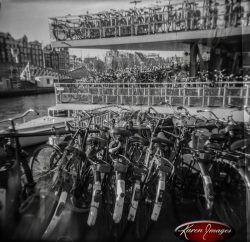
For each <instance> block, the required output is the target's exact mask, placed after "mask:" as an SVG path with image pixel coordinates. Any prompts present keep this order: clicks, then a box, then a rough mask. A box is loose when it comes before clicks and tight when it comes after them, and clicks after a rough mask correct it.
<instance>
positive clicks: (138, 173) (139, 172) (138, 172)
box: [128, 168, 145, 222]
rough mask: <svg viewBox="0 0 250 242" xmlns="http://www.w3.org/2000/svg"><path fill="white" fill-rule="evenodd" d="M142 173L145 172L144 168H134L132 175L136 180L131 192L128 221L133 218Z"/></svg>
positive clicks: (138, 197)
mask: <svg viewBox="0 0 250 242" xmlns="http://www.w3.org/2000/svg"><path fill="white" fill-rule="evenodd" d="M144 173H145V171H144V169H142V168H134V175H135V178H136V180H135V184H134V188H133V194H132V198H131V203H130V208H129V213H128V221H132V222H133V221H134V220H135V217H136V212H137V208H138V203H139V200H140V197H141V179H142V176H143V174H144Z"/></svg>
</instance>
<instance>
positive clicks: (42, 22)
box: [0, 0, 178, 58]
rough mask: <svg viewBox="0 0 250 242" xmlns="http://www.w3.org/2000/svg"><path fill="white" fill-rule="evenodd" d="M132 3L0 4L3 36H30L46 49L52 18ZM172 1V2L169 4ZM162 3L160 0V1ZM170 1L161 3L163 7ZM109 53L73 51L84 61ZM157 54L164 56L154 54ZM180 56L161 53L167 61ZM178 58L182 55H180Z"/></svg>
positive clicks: (15, 0)
mask: <svg viewBox="0 0 250 242" xmlns="http://www.w3.org/2000/svg"><path fill="white" fill-rule="evenodd" d="M130 1H131V0H0V2H2V8H1V9H0V32H9V33H10V34H11V35H12V36H13V37H14V38H20V37H22V36H23V35H24V34H25V35H27V37H28V40H29V41H33V40H38V41H39V42H42V44H43V45H46V44H49V43H50V38H49V27H48V18H49V17H56V16H64V15H67V14H71V15H79V14H85V13H86V11H88V12H89V13H95V12H98V11H102V10H109V9H127V8H131V7H133V5H131V4H130ZM168 1H169V0H168ZM157 2H159V0H158V1H157ZM164 2H167V0H161V3H164ZM153 3H156V0H154V1H150V0H143V1H142V3H139V4H138V5H137V6H138V7H140V6H149V5H152V4H153ZM105 52H106V50H86V49H82V50H78V49H75V50H70V53H71V54H76V55H78V56H82V57H92V56H97V57H99V58H103V57H104V55H105ZM154 53H160V52H156V51H154ZM175 53H176V52H161V55H162V56H163V57H167V56H171V55H174V54H175ZM177 54H178V53H177Z"/></svg>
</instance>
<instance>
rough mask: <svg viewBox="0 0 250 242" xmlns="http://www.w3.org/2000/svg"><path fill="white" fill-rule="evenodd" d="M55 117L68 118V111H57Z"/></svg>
mask: <svg viewBox="0 0 250 242" xmlns="http://www.w3.org/2000/svg"><path fill="white" fill-rule="evenodd" d="M54 117H68V110H55V113H54Z"/></svg>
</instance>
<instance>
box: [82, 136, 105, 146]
mask: <svg viewBox="0 0 250 242" xmlns="http://www.w3.org/2000/svg"><path fill="white" fill-rule="evenodd" d="M87 142H97V143H99V144H100V145H101V146H106V145H107V144H108V140H106V139H103V138H100V137H89V138H88V139H87Z"/></svg>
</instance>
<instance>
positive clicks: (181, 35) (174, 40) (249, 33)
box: [51, 26, 250, 51]
mask: <svg viewBox="0 0 250 242" xmlns="http://www.w3.org/2000/svg"><path fill="white" fill-rule="evenodd" d="M216 40H220V41H221V42H222V43H223V42H225V43H226V44H227V45H230V46H232V47H233V48H234V49H238V48H240V49H242V50H243V51H250V26H246V27H239V28H225V29H214V30H195V31H185V32H171V33H159V34H153V35H140V36H126V37H113V38H100V39H84V40H67V41H52V42H51V44H52V47H54V48H63V47H67V48H83V49H119V50H154V51H156V50H158V51H171V50H175V51H178V50H189V49H190V43H193V42H198V43H201V44H205V45H208V46H210V45H214V41H216ZM241 43H242V44H241Z"/></svg>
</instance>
